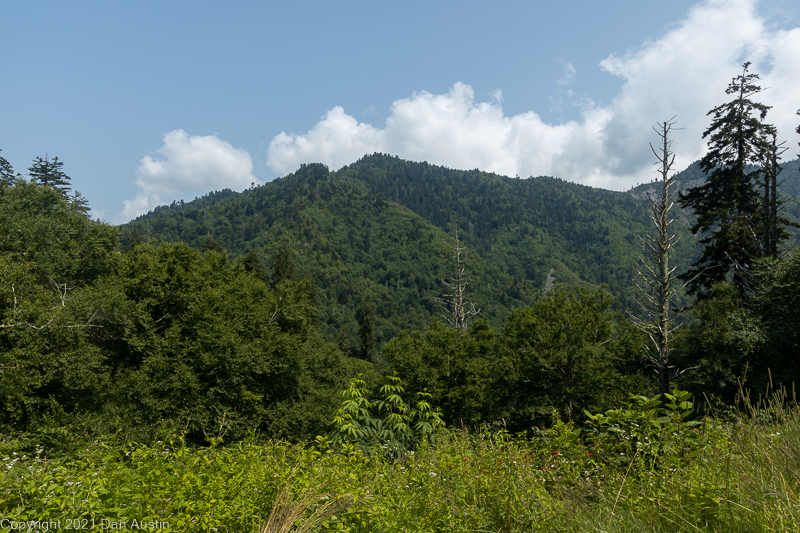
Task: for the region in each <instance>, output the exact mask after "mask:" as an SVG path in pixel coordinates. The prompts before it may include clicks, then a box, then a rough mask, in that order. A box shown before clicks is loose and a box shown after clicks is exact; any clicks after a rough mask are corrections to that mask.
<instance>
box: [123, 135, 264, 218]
mask: <svg viewBox="0 0 800 533" xmlns="http://www.w3.org/2000/svg"><path fill="white" fill-rule="evenodd" d="M157 154H158V155H157V156H156V157H152V156H149V155H147V156H144V157H143V158H142V159H141V160H140V161H139V169H138V170H137V172H136V174H137V179H136V186H137V187H138V188H139V194H138V195H137V196H136V198H134V199H133V200H125V201H124V205H125V207H124V209H123V210H122V212H121V213H120V217H121V218H123V219H125V220H130V219H132V218H134V217H136V216H139V215H141V214H143V213H146V212H147V211H149V210H151V209H153V208H154V207H156V206H157V205H160V204H163V203H165V202H170V201H172V200H176V199H178V198H180V197H181V195H184V194H187V193H192V194H197V193H199V194H205V193H207V192H209V191H211V190H217V189H225V188H228V189H234V190H242V189H245V188H247V187H248V186H250V184H251V183H253V182H256V183H257V182H258V180H256V178H255V176H254V175H253V159H252V158H251V157H250V154H248V153H247V151H245V150H242V149H236V148H234V147H233V146H231V145H230V144H229V143H227V142H225V141H223V140H221V139H219V138H218V137H216V136H214V135H204V136H203V135H189V134H188V133H186V132H185V131H183V130H174V131H171V132H169V133H167V134H166V135H164V145H163V146H162V147H161V148H159V149H158V150H157Z"/></svg>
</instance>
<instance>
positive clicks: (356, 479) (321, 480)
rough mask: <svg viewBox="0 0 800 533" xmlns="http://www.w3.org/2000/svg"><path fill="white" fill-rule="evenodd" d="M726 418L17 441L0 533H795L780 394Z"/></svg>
mask: <svg viewBox="0 0 800 533" xmlns="http://www.w3.org/2000/svg"><path fill="white" fill-rule="evenodd" d="M740 407H741V409H740V410H732V409H727V410H724V411H721V412H709V413H708V416H705V417H702V418H701V417H698V416H696V413H695V414H692V408H693V405H692V402H691V400H690V399H689V398H688V395H687V393H680V392H679V391H675V393H674V394H673V395H672V396H670V401H669V403H668V404H667V405H666V406H663V407H662V406H659V405H658V404H657V403H656V400H655V398H645V397H642V396H639V397H631V399H630V401H629V402H627V403H626V404H625V405H623V406H621V407H620V408H619V409H614V410H611V411H608V412H606V413H603V414H597V415H593V416H591V417H589V421H588V423H587V424H586V425H585V426H584V427H581V428H578V427H575V426H574V425H573V424H572V423H569V422H562V421H560V420H558V419H557V418H555V419H554V421H553V424H552V426H551V427H550V428H549V429H533V430H532V431H531V432H529V433H528V434H524V435H523V434H519V435H512V434H510V433H509V432H507V431H505V430H504V429H503V428H502V426H501V425H500V426H498V425H495V426H492V427H483V428H480V429H474V430H470V429H467V428H462V429H452V428H451V429H446V430H444V429H443V430H439V431H438V432H436V433H435V434H434V435H433V436H432V438H431V439H428V440H426V441H424V442H422V443H421V444H419V445H418V446H417V447H416V449H415V450H407V449H402V450H401V449H398V448H396V447H392V446H391V445H390V444H389V443H384V444H383V445H381V444H379V443H378V444H377V445H376V447H374V448H371V449H370V448H361V447H358V446H354V445H352V444H350V445H348V444H341V443H340V444H337V445H335V446H334V445H333V444H332V443H331V441H330V439H327V438H319V439H318V440H317V442H316V443H314V444H313V445H308V444H306V445H300V444H290V443H287V442H283V441H262V440H259V439H258V437H257V436H252V437H250V438H248V439H245V440H242V441H239V442H236V443H232V444H230V445H226V444H225V443H224V442H222V439H219V440H216V441H214V444H213V445H211V446H207V447H192V446H188V445H186V444H185V443H183V442H182V440H181V435H180V433H176V432H171V433H172V436H170V435H169V433H170V431H168V430H165V432H164V435H162V436H161V437H160V438H159V439H157V440H155V441H154V442H151V443H148V444H134V443H130V442H125V440H124V439H123V438H122V437H121V436H119V435H118V436H116V437H109V436H106V437H103V438H98V439H94V440H87V439H85V438H83V439H81V438H72V437H71V436H70V435H69V433H68V432H62V433H60V434H58V435H54V436H51V437H52V438H51V439H50V441H49V442H50V443H51V444H50V445H49V446H45V445H42V444H32V443H33V442H34V441H33V440H32V439H31V438H30V436H29V437H28V438H26V437H22V436H20V437H17V438H15V439H13V440H6V441H4V442H2V445H1V446H2V447H1V448H0V450H1V451H2V453H0V460H2V475H1V476H0V519H1V520H3V521H2V522H1V523H0V531H15V530H19V531H48V530H56V529H67V528H68V527H69V528H74V529H92V528H93V529H97V530H103V529H105V530H113V529H119V530H121V529H126V530H130V529H137V528H138V529H150V530H161V531H204V532H205V531H214V532H223V531H224V532H247V533H252V532H260V533H273V532H287V533H288V532H289V531H320V532H334V531H335V532H368V531H369V532H372V531H375V532H440V531H459V532H517V531H520V532H521V531H543V532H544V531H548V532H549V531H564V532H567V531H570V532H572V531H574V532H586V531H597V532H658V531H665V532H666V531H669V532H692V531H704V532H705V531H720V532H726V531H740V532H760V531H764V532H775V531H787V532H788V531H797V530H798V524H800V498H799V497H798V496H799V494H798V489H800V477H799V475H798V474H799V473H800V468H799V467H800V464H799V463H800V410H798V407H797V404H796V402H795V401H794V399H793V398H792V397H791V394H788V395H787V394H786V393H776V394H773V395H772V397H771V398H770V399H769V401H762V400H758V399H749V398H744V399H743V403H742V405H741V406H740ZM223 433H224V428H223V427H221V428H220V434H221V435H222V434H223ZM41 437H42V435H39V438H38V439H36V440H38V442H43V440H46V439H42V438H41Z"/></svg>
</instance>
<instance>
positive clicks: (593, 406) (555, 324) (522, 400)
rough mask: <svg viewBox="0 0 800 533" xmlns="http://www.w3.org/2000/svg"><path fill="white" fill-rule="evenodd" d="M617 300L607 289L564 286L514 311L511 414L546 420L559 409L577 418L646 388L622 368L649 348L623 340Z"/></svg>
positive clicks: (509, 336)
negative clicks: (614, 303) (614, 309)
mask: <svg viewBox="0 0 800 533" xmlns="http://www.w3.org/2000/svg"><path fill="white" fill-rule="evenodd" d="M611 303H612V297H611V295H609V294H608V293H607V292H606V291H605V290H602V289H601V290H595V291H591V290H588V289H585V288H581V287H578V288H575V289H572V290H566V289H564V288H563V287H560V286H558V287H557V288H556V289H555V290H554V291H553V292H552V293H551V295H550V296H549V297H548V298H547V299H545V300H543V301H541V302H538V303H537V304H536V305H534V306H533V307H529V308H524V309H518V310H515V311H513V312H512V313H511V314H510V315H509V317H508V321H507V323H506V327H505V331H504V345H505V349H506V350H507V351H508V357H509V358H510V360H511V364H510V372H509V375H508V377H507V378H506V379H507V380H508V385H507V387H508V390H509V391H512V396H511V398H510V399H509V402H510V407H511V413H510V416H512V417H513V418H516V419H523V420H524V419H528V420H530V419H534V420H537V421H540V422H541V421H544V420H547V419H549V418H550V414H551V412H552V411H553V410H557V411H559V412H561V413H563V414H564V415H565V416H566V417H568V418H572V417H574V416H576V415H580V413H582V412H583V411H584V410H587V409H588V410H590V411H598V410H603V409H604V408H608V407H609V406H610V405H611V404H612V403H613V401H614V399H615V396H621V395H622V394H626V393H627V392H630V391H625V390H624V389H625V388H630V389H635V388H638V387H640V386H641V384H640V383H637V380H636V379H635V377H634V379H630V378H628V377H626V376H623V375H622V372H621V371H620V370H621V368H623V367H624V366H625V365H626V363H627V362H628V361H629V360H631V359H639V358H640V356H641V353H642V351H641V350H642V348H643V346H642V344H641V343H640V342H630V341H627V340H623V339H621V338H620V336H619V335H618V333H617V332H616V331H615V329H617V327H616V326H615V321H616V320H615V318H616V317H615V315H614V314H613V313H612V311H611ZM620 331H623V332H626V333H628V334H630V333H631V332H630V331H629V330H625V329H624V328H620Z"/></svg>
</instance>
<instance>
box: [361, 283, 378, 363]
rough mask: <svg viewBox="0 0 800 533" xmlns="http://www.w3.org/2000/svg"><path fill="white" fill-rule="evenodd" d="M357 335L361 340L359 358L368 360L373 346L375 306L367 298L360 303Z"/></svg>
mask: <svg viewBox="0 0 800 533" xmlns="http://www.w3.org/2000/svg"><path fill="white" fill-rule="evenodd" d="M358 336H359V338H360V340H361V351H360V355H361V359H364V360H365V361H370V360H371V358H372V350H373V349H374V348H375V306H374V305H372V302H370V301H369V298H367V299H365V300H364V302H363V303H362V304H361V313H360V318H359V328H358Z"/></svg>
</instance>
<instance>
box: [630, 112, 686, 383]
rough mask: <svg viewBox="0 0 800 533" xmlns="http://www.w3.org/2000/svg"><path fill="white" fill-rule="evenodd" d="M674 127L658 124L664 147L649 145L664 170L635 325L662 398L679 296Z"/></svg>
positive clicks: (654, 202) (653, 202)
mask: <svg viewBox="0 0 800 533" xmlns="http://www.w3.org/2000/svg"><path fill="white" fill-rule="evenodd" d="M674 124H675V123H674V122H672V120H671V119H670V120H668V121H665V122H663V123H660V124H658V129H656V133H658V135H659V137H660V138H661V143H660V144H661V146H660V147H659V149H658V150H656V149H655V148H654V147H653V145H652V144H651V145H650V149H651V150H652V151H653V154H654V155H655V156H656V159H657V160H658V163H659V164H660V167H661V168H660V169H659V171H658V172H659V174H660V175H661V191H660V194H659V195H658V196H657V197H653V196H650V218H651V220H652V221H653V224H654V225H655V226H656V231H657V233H656V236H655V237H652V236H650V235H648V236H647V238H646V239H642V241H643V244H642V251H643V252H644V257H643V258H642V263H643V266H644V268H643V269H642V270H640V271H639V278H640V280H641V281H640V284H639V289H640V290H641V292H642V295H643V297H644V300H645V304H646V305H645V307H646V310H647V315H648V318H647V319H646V320H644V319H635V323H636V325H637V326H638V327H639V328H640V329H641V330H642V331H644V332H645V333H647V335H648V337H649V338H650V341H651V343H652V346H651V349H650V351H649V353H648V355H647V356H646V357H645V360H646V361H647V363H648V364H649V365H650V366H652V367H654V368H655V371H656V374H657V375H658V392H659V394H661V395H664V394H666V393H668V392H669V391H670V376H671V374H672V370H673V367H672V366H671V365H670V360H669V359H670V357H669V356H670V347H669V341H670V334H671V333H672V332H673V331H674V329H675V328H674V327H673V326H672V319H671V317H670V305H671V303H672V300H673V298H674V297H675V295H676V294H677V290H676V289H675V287H674V283H673V281H674V277H673V273H674V272H675V267H674V266H670V258H671V256H672V250H673V247H674V245H675V243H676V242H677V240H676V238H675V236H674V235H672V234H671V233H670V225H671V224H672V221H673V219H671V218H670V217H669V211H670V209H671V208H672V206H673V204H674V202H671V201H670V188H671V187H672V185H673V184H674V182H675V178H674V176H670V171H671V169H672V165H673V163H674V162H675V154H673V153H672V151H671V145H672V141H671V140H670V138H669V134H670V131H671V130H672V127H673V125H674ZM654 129H655V128H654Z"/></svg>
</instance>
